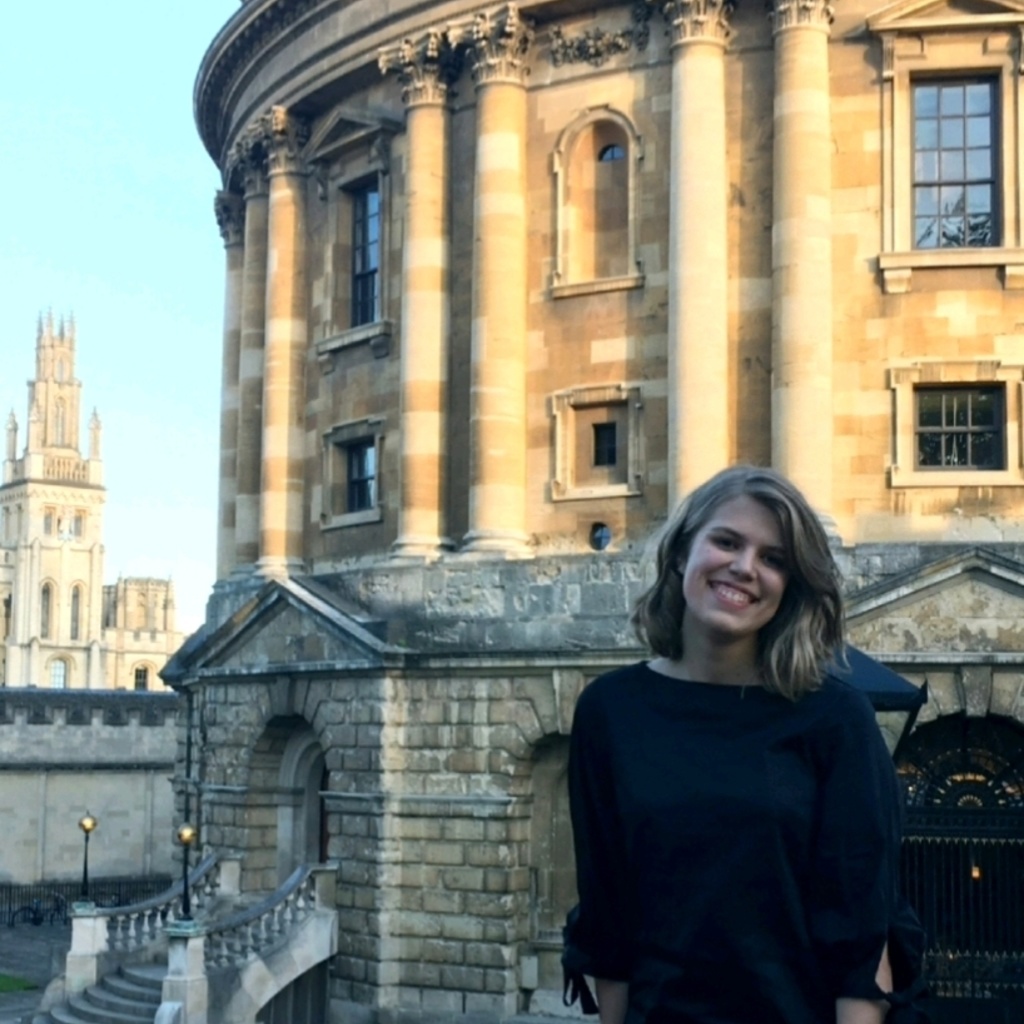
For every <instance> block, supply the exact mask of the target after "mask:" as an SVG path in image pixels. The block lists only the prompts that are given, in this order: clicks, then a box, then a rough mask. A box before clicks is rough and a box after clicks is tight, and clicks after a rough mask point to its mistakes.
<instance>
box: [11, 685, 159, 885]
mask: <svg viewBox="0 0 1024 1024" xmlns="http://www.w3.org/2000/svg"><path fill="white" fill-rule="evenodd" d="M178 704H179V701H178V698H177V696H176V695H173V694H134V693H103V692H75V691H63V692H56V691H41V690H39V691H37V690H17V689H0V820H2V821H3V822H4V837H5V838H4V842H3V843H2V844H0V881H3V882H14V883H32V882H37V881H42V880H54V881H55V880H58V879H74V878H77V877H79V876H80V874H81V870H82V851H83V839H82V833H81V832H80V830H79V828H78V820H79V819H80V818H81V817H82V815H84V814H85V813H86V811H89V812H90V813H91V814H92V815H93V816H94V817H95V818H96V819H97V821H98V822H99V825H98V827H97V829H96V831H95V832H94V833H93V835H92V837H91V839H90V842H89V870H90V873H91V874H92V875H94V876H96V877H100V876H104V875H107V876H110V875H150V874H163V875H167V874H170V873H171V870H172V853H173V849H174V844H173V831H172V828H173V792H172V784H171V777H172V773H173V768H174V758H175V753H176V717H177V711H178Z"/></svg>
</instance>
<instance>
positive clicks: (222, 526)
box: [214, 192, 245, 580]
mask: <svg viewBox="0 0 1024 1024" xmlns="http://www.w3.org/2000/svg"><path fill="white" fill-rule="evenodd" d="M214 212H215V213H216V215H217V226H218V227H219V228H220V233H221V237H222V238H223V239H224V257H225V281H224V342H223V350H222V351H223V359H222V363H221V389H220V478H219V486H218V494H217V579H219V580H222V579H224V578H225V577H226V576H227V575H228V574H229V573H230V572H231V570H232V569H233V568H234V565H235V500H236V496H237V489H238V488H237V473H238V466H237V451H236V448H237V445H238V358H239V353H240V351H241V343H242V323H241V308H242V268H243V255H244V252H245V250H244V249H243V247H242V241H243V237H244V230H245V201H244V200H243V198H242V197H241V196H240V195H238V194H237V193H235V192H218V193H217V198H216V200H215V202H214Z"/></svg>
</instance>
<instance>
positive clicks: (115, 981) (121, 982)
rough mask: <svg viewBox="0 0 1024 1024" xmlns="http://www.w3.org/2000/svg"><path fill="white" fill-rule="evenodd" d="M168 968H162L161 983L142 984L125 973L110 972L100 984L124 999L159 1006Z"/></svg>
mask: <svg viewBox="0 0 1024 1024" xmlns="http://www.w3.org/2000/svg"><path fill="white" fill-rule="evenodd" d="M166 973H167V968H166V967H164V968H162V973H161V975H160V985H159V986H153V985H140V984H138V983H137V982H136V981H133V980H132V979H130V978H128V977H126V976H125V975H123V974H109V975H107V977H105V978H103V979H102V980H101V982H100V984H101V985H102V986H103V987H104V988H105V989H106V990H107V991H108V992H112V993H113V994H114V995H116V996H120V997H121V998H122V999H131V1000H133V1001H134V1002H137V1003H145V1004H146V1005H147V1006H152V1007H154V1008H155V1007H157V1006H159V1005H160V993H161V990H162V988H163V978H164V975H165V974H166Z"/></svg>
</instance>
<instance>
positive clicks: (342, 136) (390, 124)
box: [306, 107, 402, 160]
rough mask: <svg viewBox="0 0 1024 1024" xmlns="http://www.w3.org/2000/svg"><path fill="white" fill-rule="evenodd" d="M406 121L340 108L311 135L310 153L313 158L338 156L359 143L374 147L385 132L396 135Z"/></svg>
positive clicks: (308, 150)
mask: <svg viewBox="0 0 1024 1024" xmlns="http://www.w3.org/2000/svg"><path fill="white" fill-rule="evenodd" d="M401 129H402V122H401V121H395V120H392V119H390V118H379V117H376V118H374V117H368V116H367V115H365V114H363V113H361V112H358V111H352V110H349V109H347V108H344V107H338V108H336V109H335V110H334V111H332V112H331V113H330V114H329V115H328V116H327V117H326V118H325V119H324V120H323V121H322V122H321V123H320V124H318V125H317V126H316V127H315V128H314V129H313V132H312V134H311V135H310V138H309V142H308V143H307V145H306V154H307V156H308V157H309V158H310V159H312V160H324V159H328V158H330V157H335V156H338V155H340V154H342V153H344V152H345V151H346V150H348V149H352V148H353V147H356V146H367V147H369V146H371V145H372V144H373V143H374V141H375V140H376V139H378V138H379V137H380V136H382V135H386V136H390V135H395V134H396V133H397V132H399V131H401Z"/></svg>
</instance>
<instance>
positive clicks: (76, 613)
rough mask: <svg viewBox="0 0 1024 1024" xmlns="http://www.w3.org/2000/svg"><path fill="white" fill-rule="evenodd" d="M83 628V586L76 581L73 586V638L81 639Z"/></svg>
mask: <svg viewBox="0 0 1024 1024" xmlns="http://www.w3.org/2000/svg"><path fill="white" fill-rule="evenodd" d="M81 628H82V588H81V587H80V586H78V584H77V583H76V584H75V586H73V587H72V588H71V639H72V640H78V639H80V637H79V634H80V633H81Z"/></svg>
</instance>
